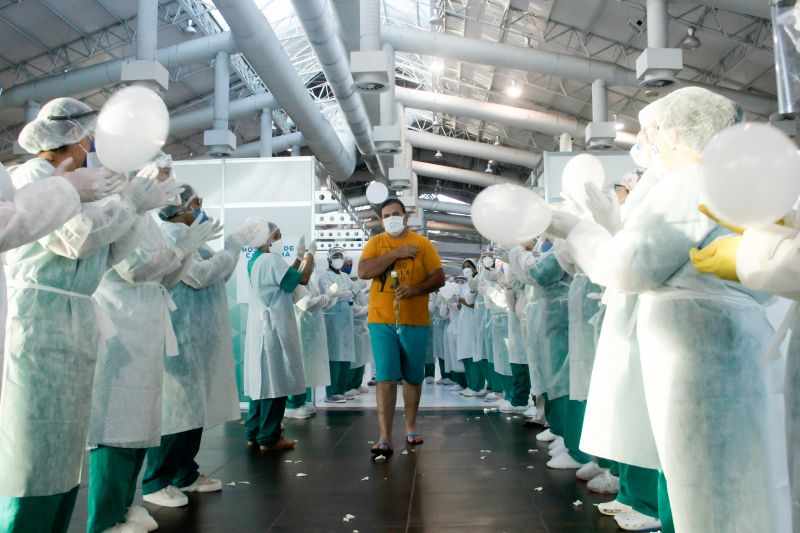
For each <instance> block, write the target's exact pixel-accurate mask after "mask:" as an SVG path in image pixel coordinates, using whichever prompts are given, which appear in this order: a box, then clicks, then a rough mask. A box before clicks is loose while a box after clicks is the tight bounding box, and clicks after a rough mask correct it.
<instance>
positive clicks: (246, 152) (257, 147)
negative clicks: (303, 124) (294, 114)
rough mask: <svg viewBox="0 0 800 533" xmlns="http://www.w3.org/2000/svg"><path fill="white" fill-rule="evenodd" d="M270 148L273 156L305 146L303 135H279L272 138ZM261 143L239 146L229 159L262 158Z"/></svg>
mask: <svg viewBox="0 0 800 533" xmlns="http://www.w3.org/2000/svg"><path fill="white" fill-rule="evenodd" d="M271 140H272V142H271V145H272V146H271V147H270V149H271V150H272V153H273V154H279V153H281V152H285V151H286V150H288V149H289V148H291V147H292V146H295V145H296V146H305V145H306V141H305V139H304V138H303V134H302V133H300V132H299V131H296V132H294V133H288V134H286V135H279V136H278V137H272V139H271ZM261 146H262V145H261V141H260V140H259V141H255V142H251V143H246V144H242V145H239V147H238V148H237V149H236V151H235V152H233V153H232V154H231V157H264V156H262V155H261Z"/></svg>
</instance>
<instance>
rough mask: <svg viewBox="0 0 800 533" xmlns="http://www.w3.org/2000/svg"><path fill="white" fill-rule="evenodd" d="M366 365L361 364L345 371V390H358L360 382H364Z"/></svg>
mask: <svg viewBox="0 0 800 533" xmlns="http://www.w3.org/2000/svg"><path fill="white" fill-rule="evenodd" d="M365 369H366V365H361V366H360V367H358V368H352V367H351V368H350V369H349V370H348V372H347V390H353V389H355V390H358V388H359V387H360V386H361V384H362V383H364V370H365Z"/></svg>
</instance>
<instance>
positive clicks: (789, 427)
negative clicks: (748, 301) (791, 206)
mask: <svg viewBox="0 0 800 533" xmlns="http://www.w3.org/2000/svg"><path fill="white" fill-rule="evenodd" d="M798 228H800V217H799V216H798V212H794V213H790V214H789V216H787V217H786V218H785V219H784V220H782V221H781V225H777V224H772V225H766V226H763V227H757V228H735V229H736V231H737V233H741V235H734V236H730V237H722V238H720V239H718V240H716V241H714V242H712V243H711V244H710V245H708V246H706V247H705V248H703V249H702V250H700V251H697V250H692V264H693V265H694V266H695V268H696V269H697V270H698V271H699V272H702V273H709V274H714V275H716V276H719V277H720V278H721V279H725V280H729V281H739V282H741V283H742V284H743V285H744V286H746V287H750V288H752V289H756V290H760V291H767V292H770V293H772V294H776V295H778V296H782V297H784V298H789V299H791V300H794V302H793V305H792V306H791V307H790V308H789V310H788V311H787V316H786V318H785V319H784V320H789V321H790V322H788V323H789V324H790V326H789V327H790V329H791V335H790V337H789V345H788V354H787V357H786V372H785V381H784V396H785V406H786V450H787V452H788V457H789V479H790V482H791V491H792V522H793V528H794V529H793V531H798V529H800V460H799V459H798V457H797V451H798V450H799V449H800V399H799V398H800V313H798V312H797V301H798V300H800V261H799V260H798V257H800V254H798V242H800V239H798V236H799V235H800V232H798ZM778 334H785V332H784V331H780V332H778ZM781 340H782V339H781ZM776 355H778V354H769V355H768V354H763V356H764V357H768V356H776ZM769 363H770V364H772V363H771V361H770V362H769Z"/></svg>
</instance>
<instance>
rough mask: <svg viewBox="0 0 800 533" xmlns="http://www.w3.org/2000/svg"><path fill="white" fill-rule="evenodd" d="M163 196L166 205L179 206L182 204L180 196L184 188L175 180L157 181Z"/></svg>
mask: <svg viewBox="0 0 800 533" xmlns="http://www.w3.org/2000/svg"><path fill="white" fill-rule="evenodd" d="M156 183H158V188H159V189H161V194H163V195H164V205H179V204H180V203H181V197H180V194H181V193H182V192H183V187H182V186H181V184H180V183H178V180H176V179H175V178H172V177H171V178H168V179H165V180H164V181H157V182H156Z"/></svg>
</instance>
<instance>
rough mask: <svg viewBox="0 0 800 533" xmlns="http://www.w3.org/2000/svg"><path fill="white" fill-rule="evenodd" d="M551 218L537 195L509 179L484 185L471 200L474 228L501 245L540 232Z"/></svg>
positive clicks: (510, 243) (548, 208) (544, 204)
mask: <svg viewBox="0 0 800 533" xmlns="http://www.w3.org/2000/svg"><path fill="white" fill-rule="evenodd" d="M551 219H552V213H551V211H550V207H548V205H547V204H546V203H545V201H544V200H542V199H541V198H540V197H539V195H537V194H536V193H535V192H533V191H531V190H528V189H526V188H525V187H520V186H519V185H512V184H510V183H503V184H500V185H492V186H491V187H487V188H486V189H484V190H483V191H481V193H480V194H478V196H476V197H475V200H474V201H473V202H472V222H473V224H475V228H477V230H478V231H479V232H480V233H481V235H483V236H484V237H486V238H487V239H488V240H490V241H494V242H496V243H498V244H500V245H502V246H513V245H514V244H517V243H520V242H523V241H526V240H529V239H532V238H534V237H536V236H538V235H541V233H542V232H543V231H544V230H545V229H547V226H549V225H550V220H551Z"/></svg>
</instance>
